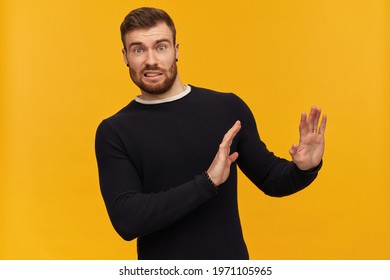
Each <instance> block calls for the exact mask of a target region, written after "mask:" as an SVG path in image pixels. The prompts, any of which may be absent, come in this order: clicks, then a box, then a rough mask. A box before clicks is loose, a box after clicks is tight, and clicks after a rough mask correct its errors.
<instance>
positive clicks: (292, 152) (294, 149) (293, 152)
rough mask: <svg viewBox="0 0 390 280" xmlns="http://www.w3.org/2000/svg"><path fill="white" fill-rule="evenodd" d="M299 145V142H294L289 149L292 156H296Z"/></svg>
mask: <svg viewBox="0 0 390 280" xmlns="http://www.w3.org/2000/svg"><path fill="white" fill-rule="evenodd" d="M297 150H298V146H297V144H293V145H292V146H291V148H290V150H289V153H290V155H291V156H294V155H295V154H296V153H297Z"/></svg>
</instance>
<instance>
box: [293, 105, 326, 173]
mask: <svg viewBox="0 0 390 280" xmlns="http://www.w3.org/2000/svg"><path fill="white" fill-rule="evenodd" d="M320 115H321V110H320V109H317V108H316V107H312V109H311V111H310V114H309V117H308V118H306V114H305V113H303V114H302V116H301V122H300V124H299V134H300V141H299V145H293V146H292V147H291V149H290V154H291V157H292V160H293V162H294V163H295V164H296V165H297V166H298V168H299V169H301V170H308V169H311V168H314V167H316V166H318V165H319V164H320V162H321V159H322V157H323V155H324V148H325V137H324V133H325V127H326V120H327V118H326V115H324V116H323V118H322V121H321V125H320V127H319V130H317V128H318V121H319V118H320Z"/></svg>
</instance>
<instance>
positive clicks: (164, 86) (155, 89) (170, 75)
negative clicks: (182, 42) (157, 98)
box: [130, 62, 177, 95]
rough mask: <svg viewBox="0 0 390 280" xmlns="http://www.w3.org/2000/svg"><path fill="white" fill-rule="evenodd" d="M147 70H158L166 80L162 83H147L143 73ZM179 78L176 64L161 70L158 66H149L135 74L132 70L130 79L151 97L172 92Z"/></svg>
mask: <svg viewBox="0 0 390 280" xmlns="http://www.w3.org/2000/svg"><path fill="white" fill-rule="evenodd" d="M146 70H158V71H161V72H162V73H163V76H165V79H164V80H163V81H161V82H157V83H145V82H144V81H143V80H142V78H143V74H142V73H143V72H144V71H146ZM176 76H177V65H176V62H174V63H173V64H172V66H171V67H170V68H169V69H168V70H165V69H160V68H158V67H157V66H147V67H145V69H143V70H142V71H140V72H139V73H137V72H135V71H134V70H133V69H130V77H131V79H132V81H133V82H134V84H136V85H137V86H138V87H139V88H140V89H141V90H142V91H144V92H146V93H148V94H150V95H161V94H164V93H166V92H167V91H168V90H170V89H171V88H172V86H173V84H174V82H175V80H176Z"/></svg>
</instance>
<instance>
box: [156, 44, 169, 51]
mask: <svg viewBox="0 0 390 280" xmlns="http://www.w3.org/2000/svg"><path fill="white" fill-rule="evenodd" d="M166 49H167V46H166V45H159V46H158V47H157V50H158V51H160V52H163V51H165V50H166Z"/></svg>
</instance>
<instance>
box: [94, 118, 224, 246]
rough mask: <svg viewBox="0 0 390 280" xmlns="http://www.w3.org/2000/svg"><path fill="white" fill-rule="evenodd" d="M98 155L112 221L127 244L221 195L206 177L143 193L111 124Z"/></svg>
mask: <svg viewBox="0 0 390 280" xmlns="http://www.w3.org/2000/svg"><path fill="white" fill-rule="evenodd" d="M95 152H96V158H97V163H98V170H99V182H100V189H101V193H102V196H103V199H104V202H105V205H106V208H107V211H108V214H109V217H110V220H111V222H112V224H113V226H114V228H115V230H116V231H117V232H118V234H119V235H120V236H121V237H122V238H123V239H125V240H132V239H134V238H137V237H140V236H142V235H145V234H148V233H151V232H154V231H157V230H160V229H162V228H164V227H167V226H169V225H170V224H172V223H174V222H175V221H178V220H179V219H181V218H183V217H184V216H185V215H187V214H188V213H190V212H191V211H193V210H194V209H195V208H197V207H198V206H200V205H201V204H202V203H204V202H205V201H207V200H208V199H209V198H211V197H213V196H215V195H216V193H217V191H216V189H214V188H213V187H212V186H211V185H210V183H209V182H208V180H207V178H206V177H205V176H204V175H197V176H195V177H194V179H193V180H191V181H189V182H185V183H183V184H181V185H179V186H173V187H172V188H170V189H169V190H167V191H161V192H158V193H143V191H142V182H141V179H140V177H139V175H138V173H137V170H136V168H135V166H134V165H133V163H132V161H131V158H129V155H128V154H127V152H126V150H125V148H124V146H123V145H122V143H121V139H120V138H119V137H118V135H117V134H116V133H115V131H114V129H112V127H111V126H110V125H109V124H108V123H107V121H103V122H102V123H101V124H100V125H99V127H98V129H97V133H96V139H95Z"/></svg>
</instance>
